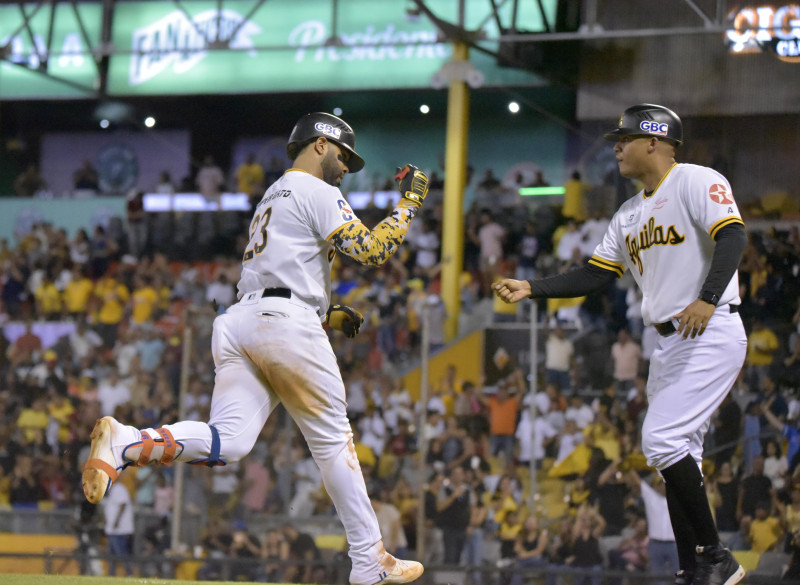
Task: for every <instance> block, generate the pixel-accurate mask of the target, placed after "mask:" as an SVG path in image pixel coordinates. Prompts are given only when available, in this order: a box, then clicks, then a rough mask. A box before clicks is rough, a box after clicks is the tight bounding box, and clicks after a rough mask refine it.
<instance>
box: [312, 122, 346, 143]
mask: <svg viewBox="0 0 800 585" xmlns="http://www.w3.org/2000/svg"><path fill="white" fill-rule="evenodd" d="M314 130H316V131H317V132H322V133H323V134H327V135H328V136H333V137H334V138H336V139H339V138H341V136H342V131H341V130H340V129H339V128H334V127H333V126H331V125H330V124H325V123H324V122H317V123H316V124H314Z"/></svg>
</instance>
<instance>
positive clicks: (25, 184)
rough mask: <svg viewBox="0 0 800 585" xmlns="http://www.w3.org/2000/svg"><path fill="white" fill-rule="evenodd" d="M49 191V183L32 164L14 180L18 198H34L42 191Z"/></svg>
mask: <svg viewBox="0 0 800 585" xmlns="http://www.w3.org/2000/svg"><path fill="white" fill-rule="evenodd" d="M45 189H47V183H46V182H45V180H44V178H43V177H42V176H41V175H40V174H39V169H38V168H37V167H36V165H35V164H33V163H31V164H29V165H28V167H27V168H26V169H25V170H24V171H23V172H22V173H20V174H19V175H17V178H16V179H14V191H15V192H16V194H17V197H33V196H34V195H36V194H37V193H39V192H40V191H43V190H45Z"/></svg>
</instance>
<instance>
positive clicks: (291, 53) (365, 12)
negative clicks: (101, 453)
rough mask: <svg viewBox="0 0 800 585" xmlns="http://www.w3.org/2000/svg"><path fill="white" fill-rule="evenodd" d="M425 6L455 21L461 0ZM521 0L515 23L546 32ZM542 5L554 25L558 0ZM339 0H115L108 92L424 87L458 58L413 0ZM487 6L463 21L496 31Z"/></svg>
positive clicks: (532, 79)
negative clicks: (413, 10)
mask: <svg viewBox="0 0 800 585" xmlns="http://www.w3.org/2000/svg"><path fill="white" fill-rule="evenodd" d="M426 4H427V5H429V6H431V7H432V9H433V10H434V12H435V14H436V15H437V16H439V17H440V18H442V19H444V20H447V21H450V22H453V21H455V20H456V19H457V10H456V8H455V7H457V4H458V3H457V2H453V1H452V0H429V1H428V2H426ZM512 4H513V3H511V2H506V3H504V4H503V6H502V8H501V21H502V22H510V21H509V18H510V10H511V5H512ZM520 4H521V5H522V6H521V8H520V10H519V13H518V21H517V23H518V28H520V29H523V30H542V29H543V26H542V21H541V15H540V13H539V9H538V3H534V2H523V3H520ZM542 4H543V5H544V6H546V8H547V10H548V15H547V16H548V19H549V20H550V21H551V22H552V18H553V13H554V11H555V2H554V1H552V0H551V1H549V2H543V3H542ZM333 6H334V3H333V2H331V1H330V0H304V1H303V2H298V1H297V0H270V1H268V2H255V1H251V0H242V1H224V2H216V1H213V0H211V1H195V2H192V1H187V2H180V3H177V2H176V3H171V2H158V3H156V2H124V3H118V4H116V7H115V15H114V29H113V33H112V34H113V43H114V46H115V48H116V50H117V51H118V54H116V55H115V56H113V57H112V59H111V62H110V66H109V80H108V90H109V93H112V94H117V95H158V94H184V93H206V94H220V93H248V92H284V91H320V90H325V89H330V90H348V89H387V88H424V87H431V78H432V76H433V75H434V74H435V73H436V72H438V71H440V70H441V68H442V66H443V65H444V64H445V63H446V62H447V61H448V60H449V59H450V57H451V54H452V47H451V45H450V44H448V43H446V42H442V39H441V38H440V36H439V34H438V31H437V29H436V27H435V26H434V25H433V24H432V23H431V21H430V19H429V18H427V17H426V16H424V15H413V14H409V13H408V12H407V9H408V8H409V7H413V4H412V3H410V2H400V1H398V0H339V2H338V5H337V6H338V8H337V14H336V15H335V16H334V15H333V14H332V10H333ZM489 6H490V3H488V2H486V1H485V0H469V1H468V2H467V10H466V24H467V27H468V28H478V27H481V26H484V25H485V26H486V27H489V28H488V31H489V32H490V34H492V35H494V36H496V34H497V29H496V24H495V22H494V19H493V18H491V13H490V12H489V9H488V7H489ZM334 22H335V23H336V26H335V28H334V26H333V23H334ZM492 27H494V29H493V30H492ZM223 49H224V50H223ZM471 60H472V62H473V65H474V66H475V67H476V68H478V69H479V70H480V72H481V73H482V85H540V84H541V80H540V79H539V78H538V77H537V76H535V75H533V74H531V73H529V72H526V71H521V70H515V69H502V68H498V67H497V66H496V65H495V63H494V60H493V59H492V58H491V57H486V56H484V55H482V54H480V53H478V52H476V51H473V57H472V58H471Z"/></svg>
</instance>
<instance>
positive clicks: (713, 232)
mask: <svg viewBox="0 0 800 585" xmlns="http://www.w3.org/2000/svg"><path fill="white" fill-rule="evenodd" d="M734 223H740V224H742V225H744V222H743V221H742V218H741V217H739V216H737V215H729V216H728V217H723V218H722V219H720V220H719V221H718V222H716V223H715V224H714V225H712V226H711V229H709V230H708V234H709V235H710V236H711V239H712V240H716V239H717V232H719V230H721V229H722V228H724V227H725V226H726V225H731V224H734Z"/></svg>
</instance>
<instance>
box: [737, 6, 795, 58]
mask: <svg viewBox="0 0 800 585" xmlns="http://www.w3.org/2000/svg"><path fill="white" fill-rule="evenodd" d="M729 18H730V20H731V21H732V22H733V28H732V29H729V30H728V31H727V32H726V33H725V41H726V43H727V45H728V48H729V50H730V51H731V53H758V52H763V51H769V52H772V53H775V55H776V56H777V57H778V59H780V60H781V61H786V62H790V63H798V62H800V4H786V5H783V6H778V7H775V6H771V5H762V6H748V7H745V8H742V9H740V10H739V11H737V12H735V13H732V14H731V15H729Z"/></svg>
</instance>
